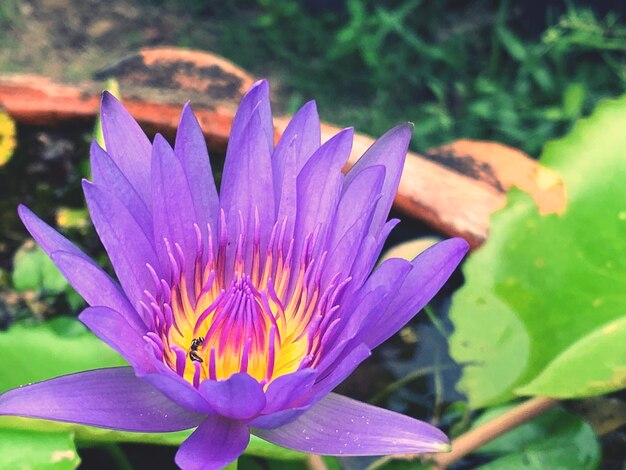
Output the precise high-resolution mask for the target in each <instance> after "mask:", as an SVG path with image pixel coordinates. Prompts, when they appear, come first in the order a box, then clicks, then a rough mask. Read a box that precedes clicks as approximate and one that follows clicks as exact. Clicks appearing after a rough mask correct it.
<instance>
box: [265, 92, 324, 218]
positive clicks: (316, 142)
mask: <svg viewBox="0 0 626 470" xmlns="http://www.w3.org/2000/svg"><path fill="white" fill-rule="evenodd" d="M320 134H321V132H320V119H319V116H318V114H317V106H316V105H315V101H309V102H308V103H306V104H305V105H304V106H302V108H300V110H298V112H297V113H296V114H295V115H294V116H293V118H292V119H291V121H290V122H289V124H288V125H287V128H286V129H285V131H284V132H283V135H282V136H281V138H280V141H279V142H278V145H277V146H276V150H275V151H274V155H273V156H272V167H273V169H274V188H275V192H276V201H281V193H284V188H283V185H284V184H285V182H286V180H289V179H290V178H289V177H288V176H287V174H288V173H289V172H290V171H291V172H293V173H294V174H295V175H297V174H298V173H300V170H302V168H303V167H304V165H305V163H306V162H307V161H308V159H309V157H310V156H311V155H313V153H314V152H315V151H316V150H317V149H318V147H319V146H320V140H321V137H320ZM290 147H292V148H293V149H292V150H290ZM292 151H293V161H291V157H288V156H289V153H290V152H292ZM294 183H295V182H294ZM279 220H281V219H279Z"/></svg>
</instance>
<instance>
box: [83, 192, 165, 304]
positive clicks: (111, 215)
mask: <svg viewBox="0 0 626 470" xmlns="http://www.w3.org/2000/svg"><path fill="white" fill-rule="evenodd" d="M83 191H84V192H85V199H86V200H87V206H88V207H89V213H90V214H91V220H92V221H93V224H94V227H95V228H96V232H98V236H99V237H100V240H101V241H102V244H103V245H104V248H105V249H106V251H107V253H108V254H109V258H110V259H111V263H112V264H113V268H114V269H115V273H116V274H117V278H118V279H119V281H120V283H121V284H122V287H123V288H124V291H125V292H126V293H127V294H128V298H129V299H130V300H131V302H137V301H138V300H139V299H140V298H142V296H143V291H144V290H146V289H150V288H152V287H153V286H154V282H153V280H152V277H151V276H150V272H149V271H148V269H147V268H146V263H149V264H150V265H152V266H153V267H155V266H158V264H157V258H156V254H155V253H154V249H153V248H152V243H151V241H150V240H149V239H148V238H146V235H145V233H144V231H143V229H142V228H141V227H140V226H139V224H138V222H137V220H135V218H134V217H133V215H132V214H131V213H130V212H128V209H126V207H125V206H124V204H122V203H121V202H120V200H119V199H118V198H117V197H115V196H113V195H112V194H110V193H108V192H107V191H105V190H103V189H102V188H100V187H99V186H96V185H94V184H92V183H90V182H88V181H83Z"/></svg>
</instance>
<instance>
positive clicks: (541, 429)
mask: <svg viewBox="0 0 626 470" xmlns="http://www.w3.org/2000/svg"><path fill="white" fill-rule="evenodd" d="M510 408H511V406H505V407H499V408H495V409H490V410H489V411H487V412H486V413H484V414H483V415H482V416H481V417H480V418H479V419H477V420H476V422H475V423H474V426H473V427H476V426H478V425H480V424H482V423H485V422H487V421H490V420H491V419H493V418H495V417H497V416H498V415H500V414H501V413H503V412H505V411H507V410H508V409H510ZM477 452H478V453H480V454H486V455H489V456H495V457H496V458H495V459H494V460H493V461H491V462H489V463H488V464H486V465H483V466H481V467H479V468H480V469H481V470H500V469H502V470H504V469H507V470H508V469H514V470H515V469H520V470H522V469H523V470H532V469H537V470H540V469H544V468H550V469H563V470H578V469H580V470H592V469H594V468H597V467H598V465H599V463H600V457H601V448H600V444H599V443H598V440H597V438H596V435H595V433H594V432H593V429H591V426H589V424H587V423H586V422H585V421H583V420H582V419H580V418H579V417H578V416H576V415H574V414H571V413H568V412H567V411H565V410H563V409H562V408H556V409H553V410H550V411H548V412H547V413H544V414H543V415H541V416H538V417H537V418H535V419H533V420H532V421H529V422H528V423H525V424H523V425H521V426H519V427H517V428H515V429H513V430H512V431H510V432H508V433H506V434H504V435H502V436H500V437H498V438H497V439H494V440H493V441H491V442H490V443H488V444H486V445H485V446H483V447H481V448H480V449H479V450H478V451H477Z"/></svg>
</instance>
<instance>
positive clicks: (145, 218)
mask: <svg viewBox="0 0 626 470" xmlns="http://www.w3.org/2000/svg"><path fill="white" fill-rule="evenodd" d="M90 153H91V173H92V175H93V182H94V184H96V185H98V186H100V187H101V188H107V189H108V190H109V191H110V192H112V193H113V194H115V195H116V196H117V197H118V199H119V200H120V201H122V202H123V203H124V205H125V206H126V207H127V208H128V211H129V212H130V213H131V214H133V216H134V217H135V219H136V220H137V222H138V223H139V225H140V227H141V228H142V229H143V231H144V233H145V234H146V235H147V236H148V237H149V238H150V239H152V214H151V213H150V208H148V207H147V206H146V203H145V202H144V200H143V199H142V198H141V197H140V196H139V194H138V193H137V191H136V190H135V188H133V186H132V185H131V184H130V182H129V181H128V179H127V178H126V177H125V176H124V174H123V173H122V171H121V170H120V169H119V168H118V166H117V165H116V164H115V162H114V161H113V159H111V157H110V156H109V154H108V153H106V152H105V151H104V150H102V148H100V146H99V145H98V144H97V143H96V142H95V141H94V142H92V144H91V152H90Z"/></svg>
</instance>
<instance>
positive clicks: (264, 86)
mask: <svg viewBox="0 0 626 470" xmlns="http://www.w3.org/2000/svg"><path fill="white" fill-rule="evenodd" d="M256 88H259V89H261V90H263V91H265V90H267V91H269V89H270V83H269V82H268V81H267V78H261V79H259V80H257V81H256V82H254V83H253V84H252V86H251V87H250V90H249V92H250V91H252V90H254V89H256Z"/></svg>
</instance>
